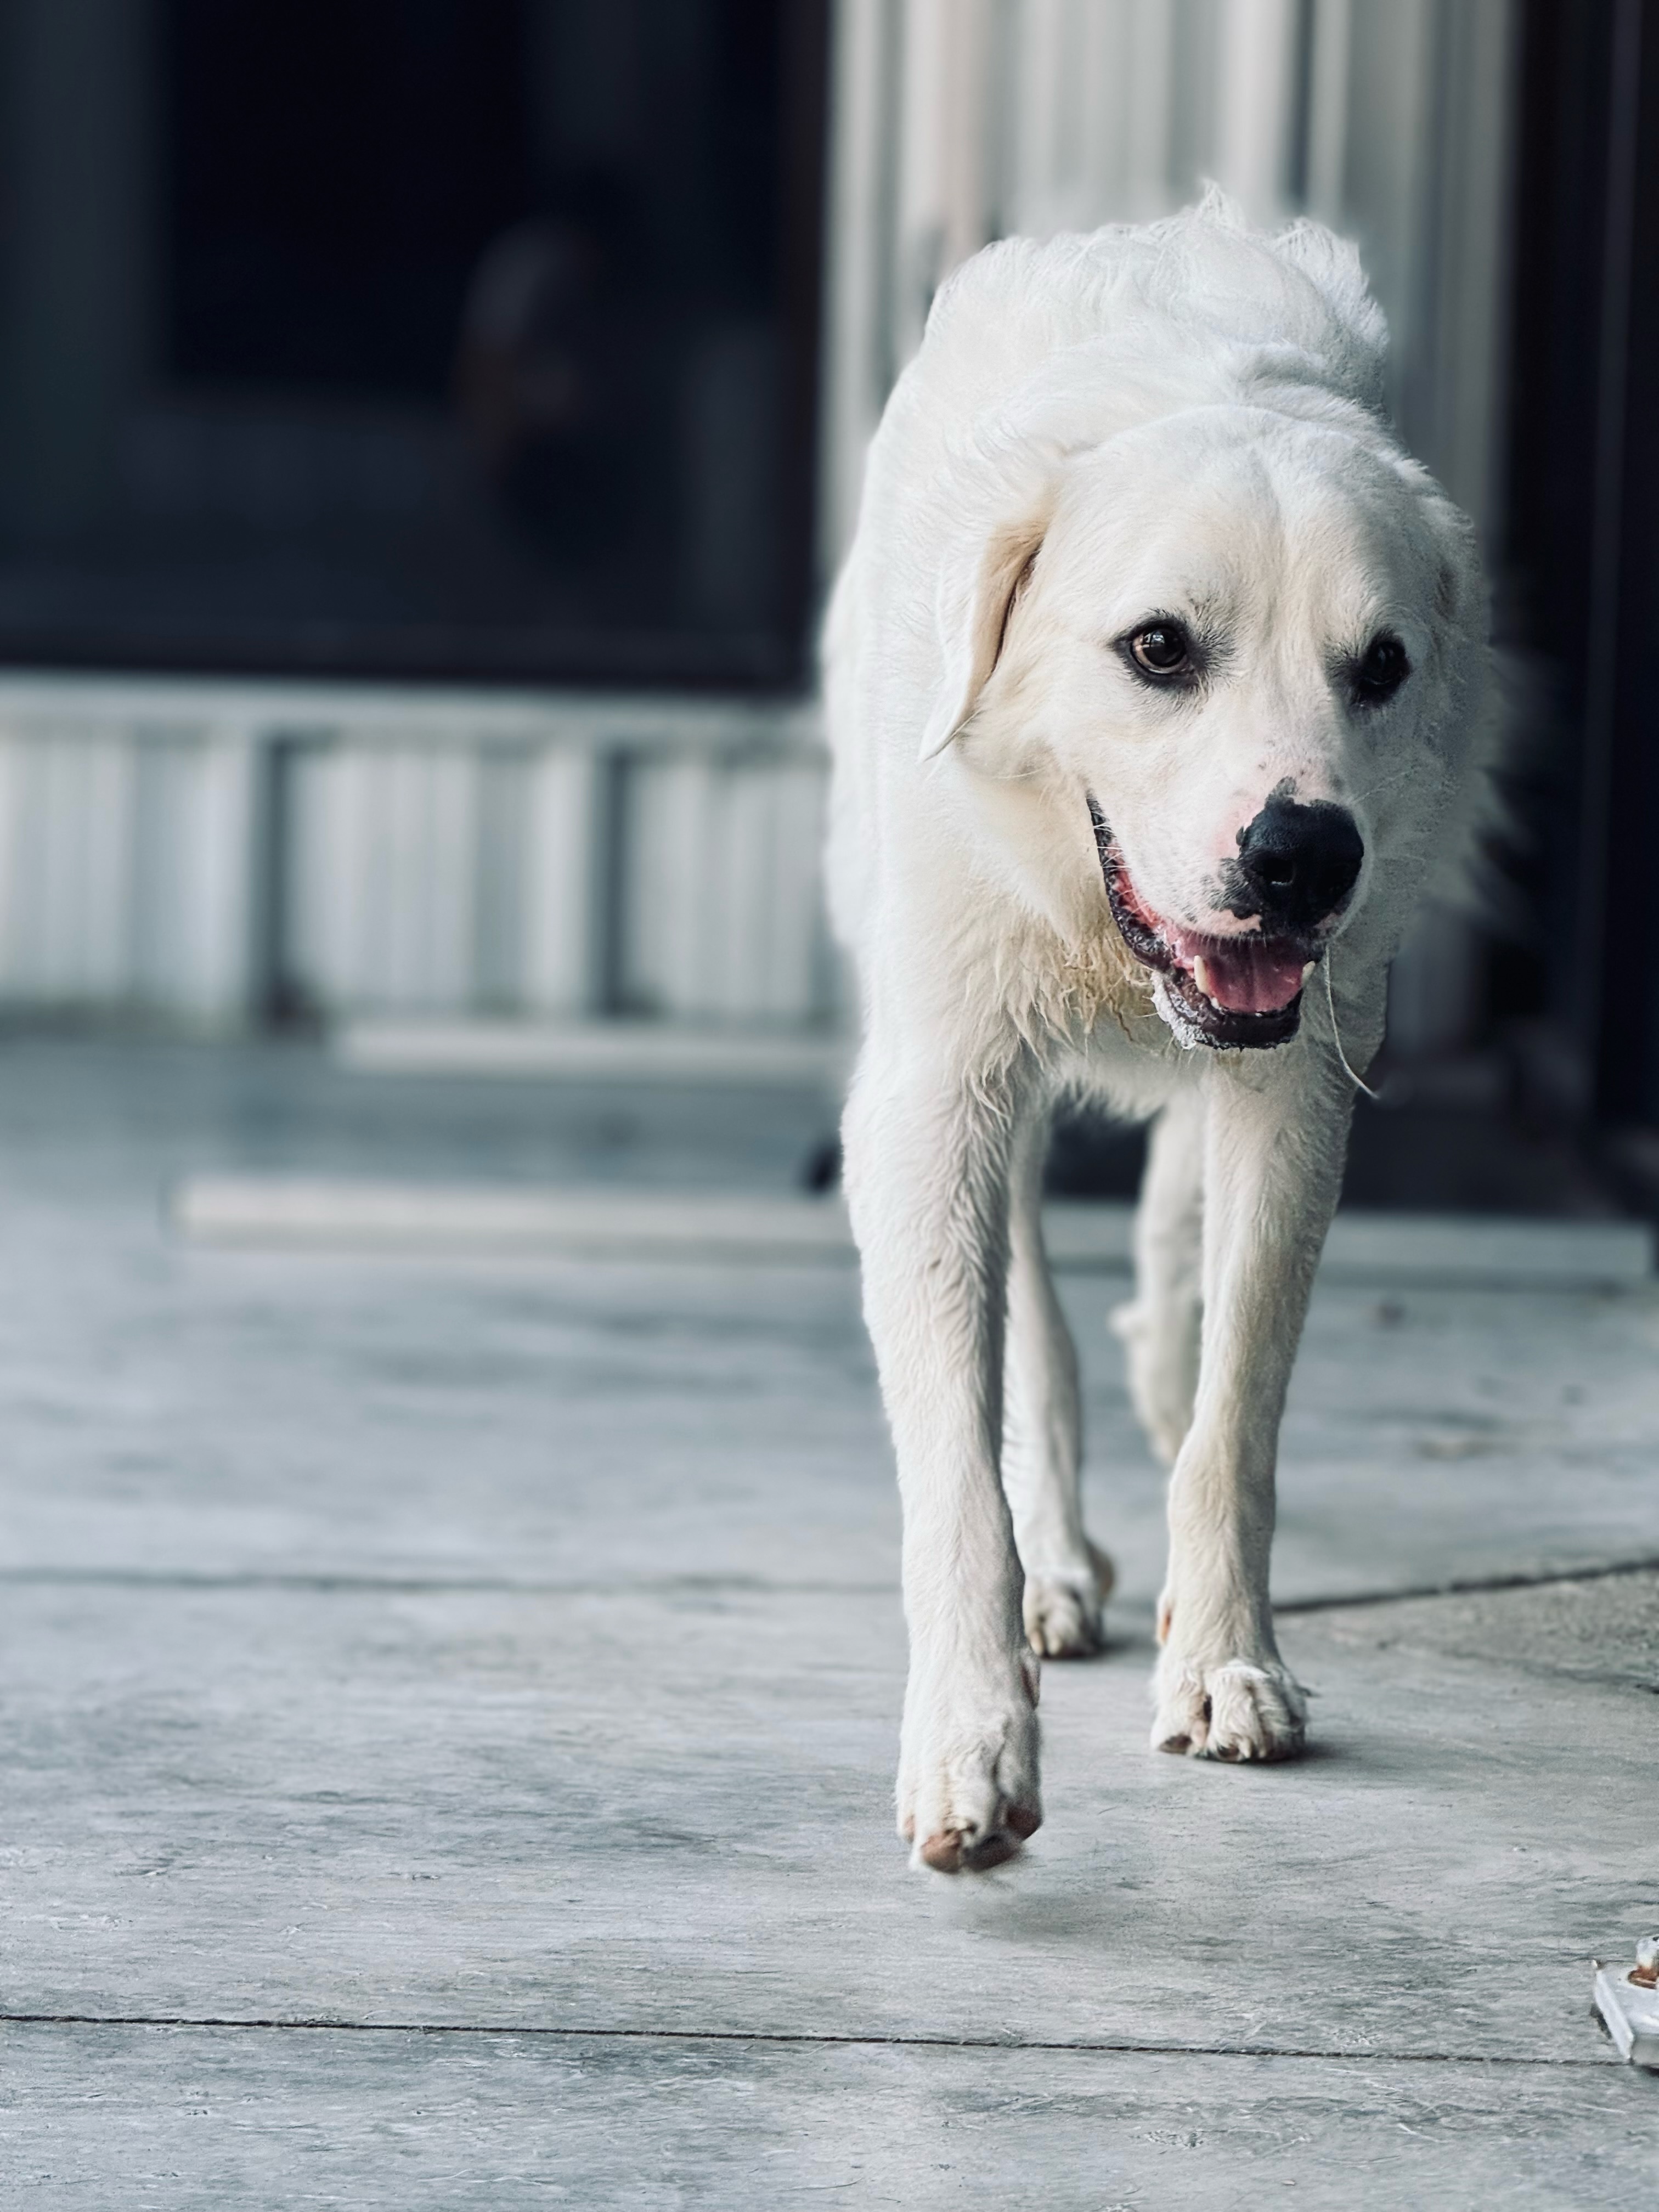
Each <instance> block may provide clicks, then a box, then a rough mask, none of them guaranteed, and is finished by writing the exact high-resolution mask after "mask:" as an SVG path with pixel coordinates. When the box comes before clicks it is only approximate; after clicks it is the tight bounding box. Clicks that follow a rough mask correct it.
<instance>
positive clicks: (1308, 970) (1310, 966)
mask: <svg viewBox="0 0 1659 2212" xmlns="http://www.w3.org/2000/svg"><path fill="white" fill-rule="evenodd" d="M1318 965H1319V963H1318V962H1317V961H1316V960H1310V961H1309V962H1308V963H1307V965H1306V966H1305V967H1304V969H1303V970H1302V980H1303V981H1304V983H1305V982H1306V981H1307V980H1308V978H1309V976H1310V975H1312V974H1313V971H1314V969H1316V968H1317V967H1318Z"/></svg>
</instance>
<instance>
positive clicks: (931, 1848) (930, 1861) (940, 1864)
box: [921, 1828, 962, 1874]
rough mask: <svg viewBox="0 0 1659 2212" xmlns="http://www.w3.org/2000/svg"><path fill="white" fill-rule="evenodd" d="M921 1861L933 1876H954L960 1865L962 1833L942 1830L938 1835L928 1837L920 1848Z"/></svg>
mask: <svg viewBox="0 0 1659 2212" xmlns="http://www.w3.org/2000/svg"><path fill="white" fill-rule="evenodd" d="M921 1860H922V1864H923V1865H924V1866H930V1867H932V1869H933V1871H934V1873H935V1874H955V1873H956V1871H957V1869H958V1868H959V1867H960V1866H961V1864H962V1831H961V1830H960V1829H959V1828H942V1829H941V1830H940V1831H939V1834H938V1835H936V1836H929V1837H928V1838H927V1842H926V1843H925V1844H923V1845H922V1847H921Z"/></svg>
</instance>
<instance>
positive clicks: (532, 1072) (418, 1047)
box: [334, 1021, 853, 1091]
mask: <svg viewBox="0 0 1659 2212" xmlns="http://www.w3.org/2000/svg"><path fill="white" fill-rule="evenodd" d="M334 1052H335V1056H336V1057H337V1059H338V1060H341V1061H342V1062H343V1064H344V1065H345V1066H347V1067H351V1068H356V1069H357V1070H358V1071H359V1072H360V1073H364V1074H370V1075H468V1076H472V1075H477V1076H549V1075H555V1076H560V1077H562V1078H565V1079H571V1078H575V1079H579V1080H580V1079H586V1080H587V1081H589V1082H594V1083H730V1084H750V1085H762V1086H763V1087H765V1088H767V1089H774V1088H784V1089H791V1088H799V1089H801V1090H804V1091H805V1090H812V1089H815V1088H817V1087H818V1086H820V1085H825V1086H829V1087H830V1088H833V1089H836V1090H837V1091H839V1090H840V1089H841V1088H842V1086H843V1085H844V1084H845V1081H846V1078H847V1072H848V1064H849V1062H850V1060H851V1057H852V1053H853V1045H852V1042H851V1041H850V1040H849V1039H848V1038H847V1037H845V1036H841V1035H838V1034H835V1033H825V1032H823V1031H819V1032H811V1031H805V1032H796V1033H793V1034H791V1033H789V1032H787V1031H785V1030H771V1031H768V1030H740V1029H730V1030H721V1029H714V1028H697V1029H691V1028H685V1029H679V1028H675V1027H674V1026H672V1025H671V1024H668V1023H665V1022H624V1021H605V1022H569V1023H555V1022H523V1021H501V1022H482V1021H460V1022H436V1021H407V1022H398V1021H358V1022H348V1023H346V1024H343V1027H342V1028H340V1029H339V1030H337V1032H336V1034H335V1038H334Z"/></svg>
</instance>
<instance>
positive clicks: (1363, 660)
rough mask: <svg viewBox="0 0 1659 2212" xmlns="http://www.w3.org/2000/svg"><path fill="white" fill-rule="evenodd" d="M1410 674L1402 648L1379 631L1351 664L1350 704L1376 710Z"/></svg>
mask: <svg viewBox="0 0 1659 2212" xmlns="http://www.w3.org/2000/svg"><path fill="white" fill-rule="evenodd" d="M1411 672H1412V665H1411V662H1410V661H1409V660H1408V659H1407V657H1406V648H1405V647H1404V646H1403V645H1401V642H1400V640H1399V639H1398V638H1397V637H1395V635H1393V633H1392V632H1391V631H1389V630H1386V629H1385V630H1379V631H1378V633H1377V635H1376V636H1375V637H1374V638H1373V639H1372V640H1371V641H1370V644H1369V645H1368V646H1367V647H1365V650H1364V653H1361V654H1360V656H1359V658H1358V660H1356V661H1355V662H1354V664H1353V667H1352V671H1351V673H1350V675H1349V678H1348V680H1349V684H1350V685H1351V686H1352V691H1353V696H1354V703H1355V705H1356V706H1360V707H1380V706H1381V705H1382V704H1383V701H1384V700H1386V699H1392V698H1393V696H1394V695H1395V692H1396V691H1397V690H1399V689H1400V687H1401V684H1403V683H1404V682H1405V680H1406V678H1407V677H1408V676H1409V675H1410V674H1411Z"/></svg>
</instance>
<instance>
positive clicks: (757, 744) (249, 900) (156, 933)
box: [0, 676, 836, 1028]
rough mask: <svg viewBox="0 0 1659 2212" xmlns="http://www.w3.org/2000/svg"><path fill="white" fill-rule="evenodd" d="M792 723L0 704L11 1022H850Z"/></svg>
mask: <svg viewBox="0 0 1659 2212" xmlns="http://www.w3.org/2000/svg"><path fill="white" fill-rule="evenodd" d="M823 784H824V763H823V754H822V748H821V744H820V739H819V736H818V731H817V721H816V717H815V715H814V714H813V712H812V710H811V709H810V708H803V707H799V706H790V705H777V704H773V703H756V702H743V701H732V700H720V701H705V700H698V699H687V698H661V699H659V698H649V699H631V698H605V697H594V696H574V695H573V696H539V697H537V696H509V695H492V694H489V693H485V692H477V691H453V692H439V691H431V690H419V691H415V690H408V691H404V690H389V689H386V688H381V687H362V688H356V687H350V688H349V687H345V686H321V685H310V684H252V683H250V684H231V683H216V682H210V681H199V682H198V681H179V682H165V681H149V680H145V679H131V680H129V679H106V678H85V677H70V676H64V677H55V676H37V677H28V676H10V677H6V678H0V1004H9V1005H10V1006H33V1007H36V1008H43V1009H44V1008H63V1007H81V1008H90V1009H102V1010H108V1009H115V1008H120V1007H134V1008H140V1007H141V1008H145V1009H149V1010H151V1011H155V1012H162V1013H166V1014H169V1015H173V1016H175V1017H179V1018H185V1019H189V1020H193V1021H197V1022H203V1023H208V1024H234V1023H236V1022H239V1021H241V1020H245V1019H247V1018H251V1017H256V1016H258V1014H260V1013H261V1012H264V1011H268V1010H270V1009H271V1008H272V1007H273V1006H274V1007H276V1008H277V1009H279V1010H283V1009H286V1010H288V1011H290V1012H301V1011H306V1012H316V1013H318V1014H319V1015H322V1016H325V1017H339V1016H344V1015H362V1014H376V1013H396V1014H403V1015H408V1014H416V1013H430V1014H434V1015H444V1016H449V1017H453V1016H456V1015H467V1014H471V1013H479V1014H484V1013H489V1014H496V1015H501V1014H508V1015H512V1014H518V1015H526V1016H533V1017H540V1018H572V1017H580V1016H584V1015H594V1014H613V1013H633V1014H639V1015H650V1016H657V1017H662V1018H667V1019H670V1020H679V1021H684V1022H696V1023H712V1024H737V1025H743V1024H750V1025H767V1026H774V1027H783V1028H789V1027H795V1028H809V1027H811V1026H814V1025H820V1024H824V1023H825V1022H827V1021H828V1020H829V1019H830V1018H832V1016H833V1012H834V1006H835V999H836V976H835V969H834V964H833V962H832V961H831V959H830V957H829V952H828V950H827V946H826V944H825V940H824V935H823V924H822V920H821V903H822V902H821V898H820V894H819V873H818V854H819V848H820V846H821V844H822V834H823V833H822V811H823Z"/></svg>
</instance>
